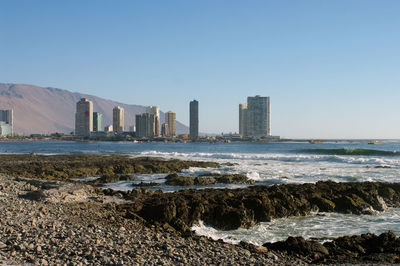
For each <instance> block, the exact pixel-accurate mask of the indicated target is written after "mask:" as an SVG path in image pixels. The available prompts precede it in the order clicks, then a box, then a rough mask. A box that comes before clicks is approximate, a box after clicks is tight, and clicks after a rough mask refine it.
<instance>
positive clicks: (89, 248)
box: [0, 174, 306, 265]
mask: <svg viewBox="0 0 400 266" xmlns="http://www.w3.org/2000/svg"><path fill="white" fill-rule="evenodd" d="M48 182H49V181H41V180H31V179H26V178H15V177H9V176H4V175H1V174H0V189H1V191H0V192H1V193H0V265H30V264H32V265H57V264H59V265H88V264H90V265H123V264H126V265H143V264H147V265H149V264H150V265H172V264H173V265H177V264H178V265H205V264H208V265H214V264H215V265H216V264H224V265H249V264H256V265H269V264H305V263H306V261H304V260H303V259H301V258H296V257H293V256H290V255H289V256H287V255H281V254H279V253H274V252H269V253H267V254H264V253H259V252H256V251H255V250H253V249H252V248H251V245H243V246H235V245H232V244H228V243H223V242H220V241H212V240H210V239H208V238H205V237H191V236H190V237H182V236H181V234H179V233H178V232H177V231H175V230H173V229H172V228H171V227H168V226H165V227H155V226H151V225H150V226H148V225H146V223H145V221H143V220H141V219H140V217H137V218H136V219H126V218H124V217H123V216H122V215H121V213H120V212H119V211H118V210H117V206H118V202H115V201H111V200H110V201H107V202H102V201H101V200H92V199H91V197H92V196H95V197H96V195H95V194H92V192H93V190H94V192H98V191H99V190H98V189H95V188H90V186H87V185H83V184H79V183H66V182H59V181H57V182H53V181H51V183H48ZM71 184H72V185H78V186H80V188H79V190H80V193H79V195H80V196H82V195H85V193H86V195H87V197H85V198H86V200H88V201H81V202H79V200H78V199H80V198H79V197H78V198H76V201H74V200H72V199H71V198H70V199H69V200H61V199H62V198H63V193H61V192H66V193H69V192H72V191H71V190H69V189H72V187H69V185H71ZM58 189H60V190H61V192H56V190H58ZM40 190H43V194H44V195H49V196H50V197H51V198H53V199H55V200H51V201H47V200H46V199H47V198H46V197H43V198H39V199H37V200H31V199H29V198H28V197H21V196H23V195H25V194H26V192H27V191H28V192H29V191H40ZM46 190H49V192H45V191H46ZM143 193H144V194H146V192H145V191H143ZM103 196H104V195H102V194H101V193H100V194H99V195H97V197H99V199H101V198H102V197H103ZM57 198H58V199H60V200H58V201H57V200H56V199H57ZM111 198H114V199H115V198H119V197H117V196H116V195H115V196H113V197H111ZM119 199H120V200H122V198H119Z"/></svg>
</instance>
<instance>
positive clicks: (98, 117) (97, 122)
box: [93, 112, 103, 132]
mask: <svg viewBox="0 0 400 266" xmlns="http://www.w3.org/2000/svg"><path fill="white" fill-rule="evenodd" d="M102 124H103V114H101V113H99V112H93V131H95V132H97V131H102V129H103V126H102Z"/></svg>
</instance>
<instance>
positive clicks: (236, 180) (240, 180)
mask: <svg viewBox="0 0 400 266" xmlns="http://www.w3.org/2000/svg"><path fill="white" fill-rule="evenodd" d="M216 179H217V182H218V183H223V184H254V180H251V179H248V178H247V176H246V175H242V174H231V175H223V176H220V177H218V178H216Z"/></svg>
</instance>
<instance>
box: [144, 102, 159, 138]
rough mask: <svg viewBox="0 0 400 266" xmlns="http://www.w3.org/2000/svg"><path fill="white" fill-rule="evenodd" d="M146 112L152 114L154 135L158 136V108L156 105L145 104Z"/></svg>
mask: <svg viewBox="0 0 400 266" xmlns="http://www.w3.org/2000/svg"><path fill="white" fill-rule="evenodd" d="M146 112H147V113H148V114H151V115H154V135H155V136H160V109H159V108H158V106H147V108H146Z"/></svg>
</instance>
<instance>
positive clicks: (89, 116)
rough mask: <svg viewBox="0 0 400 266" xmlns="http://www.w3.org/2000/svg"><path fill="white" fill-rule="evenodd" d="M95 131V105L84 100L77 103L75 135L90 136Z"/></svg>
mask: <svg viewBox="0 0 400 266" xmlns="http://www.w3.org/2000/svg"><path fill="white" fill-rule="evenodd" d="M92 131H93V103H92V102H91V101H89V100H88V99H86V98H82V99H81V100H80V101H79V102H77V103H76V113H75V135H78V136H84V137H86V136H89V135H90V132H92Z"/></svg>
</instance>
